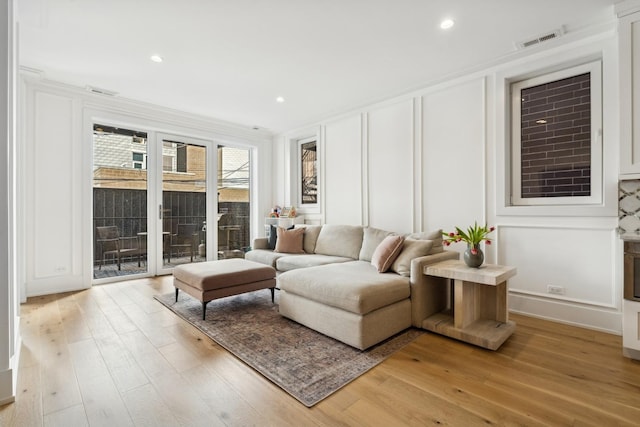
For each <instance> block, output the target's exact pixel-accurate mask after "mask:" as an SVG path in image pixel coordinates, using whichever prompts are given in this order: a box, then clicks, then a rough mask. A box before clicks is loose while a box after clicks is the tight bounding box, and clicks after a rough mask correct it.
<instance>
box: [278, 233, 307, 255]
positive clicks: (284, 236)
mask: <svg viewBox="0 0 640 427" xmlns="http://www.w3.org/2000/svg"><path fill="white" fill-rule="evenodd" d="M277 234H278V239H277V241H276V248H275V250H274V252H281V253H287V254H303V253H304V250H303V249H302V239H303V238H304V228H290V229H284V228H282V227H278V231H277Z"/></svg>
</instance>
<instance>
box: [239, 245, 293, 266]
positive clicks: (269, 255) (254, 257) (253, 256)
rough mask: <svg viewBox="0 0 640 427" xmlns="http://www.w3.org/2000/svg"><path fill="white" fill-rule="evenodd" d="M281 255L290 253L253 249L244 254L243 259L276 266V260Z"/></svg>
mask: <svg viewBox="0 0 640 427" xmlns="http://www.w3.org/2000/svg"><path fill="white" fill-rule="evenodd" d="M283 256H291V255H290V254H282V253H278V252H273V251H271V250H269V249H254V250H252V251H249V252H247V253H246V254H244V259H248V260H249V261H255V262H259V263H262V264H265V265H270V266H271V267H273V268H276V261H277V260H278V258H282V257H283Z"/></svg>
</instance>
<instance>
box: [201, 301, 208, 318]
mask: <svg viewBox="0 0 640 427" xmlns="http://www.w3.org/2000/svg"><path fill="white" fill-rule="evenodd" d="M208 302H209V301H202V320H205V317H206V316H207V303H208Z"/></svg>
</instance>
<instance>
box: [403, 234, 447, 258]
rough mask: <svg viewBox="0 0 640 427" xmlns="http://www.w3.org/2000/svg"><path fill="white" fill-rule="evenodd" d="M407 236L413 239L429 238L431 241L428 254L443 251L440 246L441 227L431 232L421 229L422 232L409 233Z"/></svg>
mask: <svg viewBox="0 0 640 427" xmlns="http://www.w3.org/2000/svg"><path fill="white" fill-rule="evenodd" d="M407 238H408V239H414V240H430V241H431V242H432V243H433V246H432V247H431V251H430V252H429V253H430V254H437V253H438V252H444V247H443V246H442V229H439V230H435V231H431V232H427V231H423V232H422V233H413V234H409V235H408V236H407Z"/></svg>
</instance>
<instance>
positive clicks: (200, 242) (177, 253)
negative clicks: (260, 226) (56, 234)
mask: <svg viewBox="0 0 640 427" xmlns="http://www.w3.org/2000/svg"><path fill="white" fill-rule="evenodd" d="M93 141H94V147H93V153H94V154H93V163H94V167H93V178H92V180H93V184H92V185H93V236H94V238H93V253H94V257H93V260H94V262H93V264H94V266H93V267H94V268H93V272H94V274H93V278H94V282H96V283H100V282H108V281H115V280H120V279H129V278H132V277H144V276H151V275H161V274H168V273H171V271H172V269H173V268H174V267H175V266H177V265H180V264H185V263H194V262H203V261H207V260H213V259H221V258H242V257H244V253H245V251H246V250H247V249H248V247H249V245H250V241H249V240H250V234H251V233H250V229H251V227H250V224H251V207H250V206H251V203H250V200H251V197H250V193H251V192H250V182H251V179H250V171H251V167H250V160H251V152H252V150H251V149H249V148H238V147H232V146H223V145H218V144H217V143H215V142H214V141H212V140H206V139H198V138H192V137H185V136H181V135H177V134H169V133H160V132H153V131H149V130H136V129H125V128H120V127H116V126H113V125H105V124H94V126H93Z"/></svg>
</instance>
